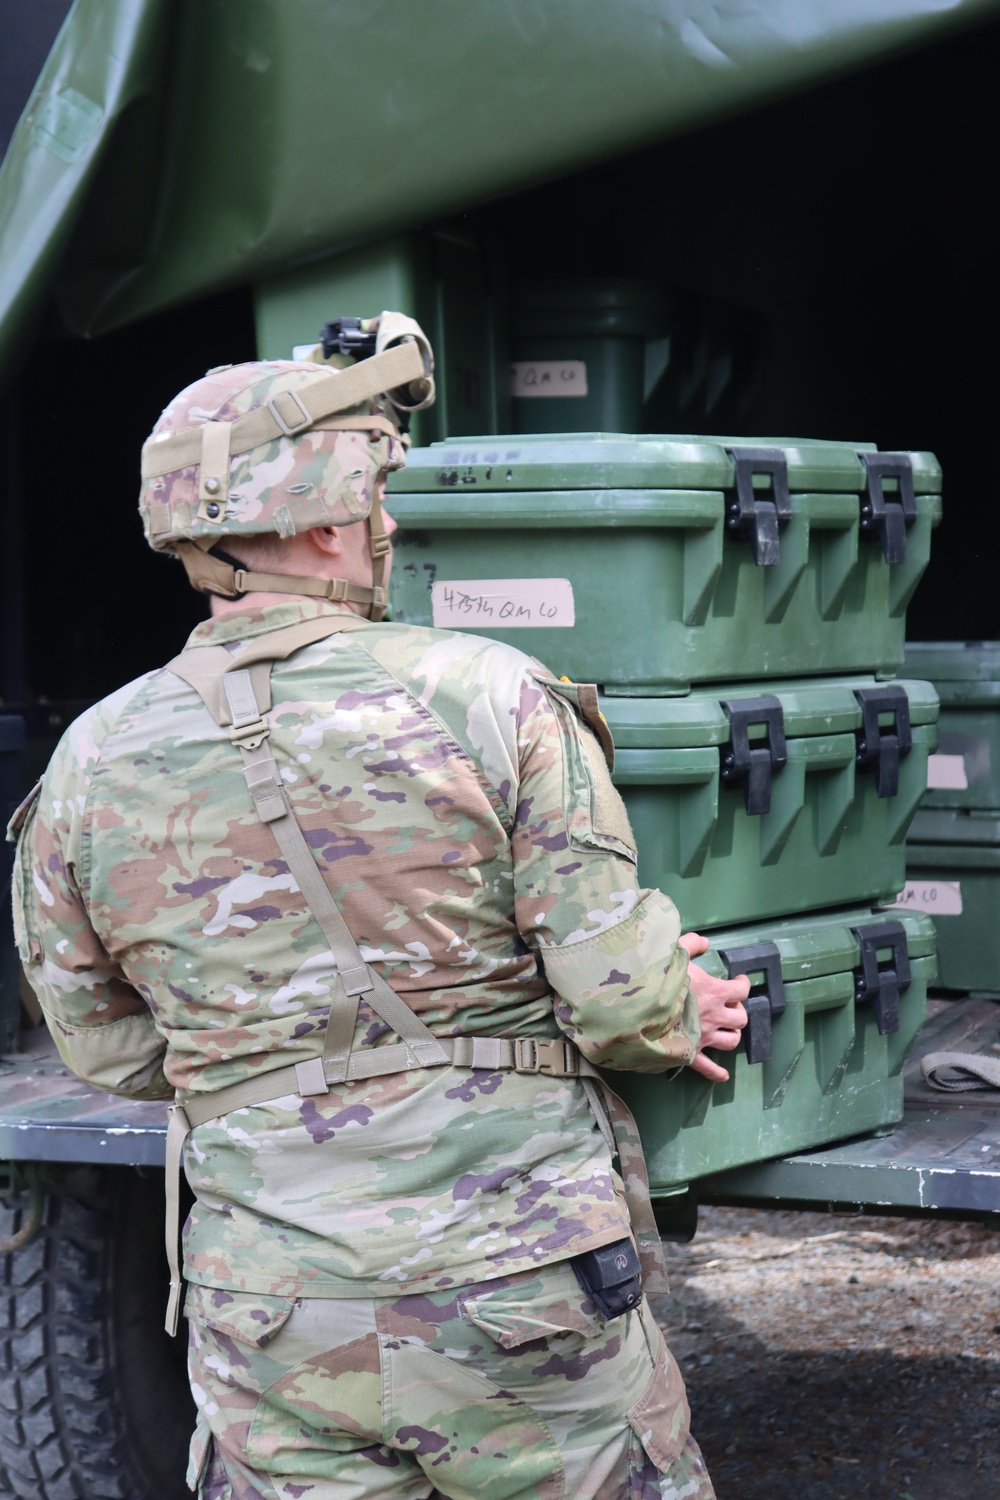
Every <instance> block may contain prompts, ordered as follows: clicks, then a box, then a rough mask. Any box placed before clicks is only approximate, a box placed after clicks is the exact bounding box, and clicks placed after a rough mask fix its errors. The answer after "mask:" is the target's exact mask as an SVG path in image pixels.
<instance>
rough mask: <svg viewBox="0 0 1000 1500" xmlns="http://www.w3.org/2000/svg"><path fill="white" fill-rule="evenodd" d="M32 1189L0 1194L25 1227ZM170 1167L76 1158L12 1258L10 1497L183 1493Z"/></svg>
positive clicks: (3, 1347) (7, 1376) (3, 1218)
mask: <svg viewBox="0 0 1000 1500" xmlns="http://www.w3.org/2000/svg"><path fill="white" fill-rule="evenodd" d="M27 1206H28V1199H27V1196H25V1197H22V1198H18V1199H16V1200H11V1201H5V1200H0V1234H4V1235H8V1234H12V1233H14V1232H16V1230H17V1229H18V1228H19V1227H20V1225H21V1222H22V1217H23V1215H24V1214H26V1213H27ZM162 1241H163V1173H162V1172H157V1171H152V1170H151V1171H148V1172H140V1171H137V1170H135V1169H132V1168H127V1167H73V1168H70V1169H69V1170H68V1171H67V1172H66V1174H65V1176H63V1177H61V1178H60V1179H58V1180H57V1181H56V1182H55V1183H54V1185H51V1186H50V1187H49V1188H48V1190H47V1192H46V1195H45V1200H44V1212H43V1216H42V1225H41V1227H40V1229H39V1231H38V1233H37V1234H36V1235H35V1237H34V1238H33V1239H32V1240H31V1241H30V1242H29V1243H28V1244H26V1245H25V1246H24V1247H23V1248H22V1249H19V1250H14V1251H11V1252H9V1253H8V1254H5V1255H0V1287H2V1304H0V1494H3V1495H10V1496H16V1497H18V1500H22V1497H23V1500H184V1497H188V1500H190V1496H189V1491H188V1490H187V1488H186V1486H185V1483H184V1471H185V1467H186V1460H187V1444H188V1439H189V1437H190V1434H191V1431H192V1429H193V1427H194V1407H193V1403H192V1401H191V1395H190V1392H189V1390H188V1386H187V1379H186V1374H185V1369H184V1354H185V1340H184V1338H183V1337H179V1338H177V1339H175V1340H171V1339H169V1338H168V1337H167V1335H166V1334H165V1333H164V1331H163V1309H164V1304H165V1300H166V1285H167V1272H166V1261H165V1256H164V1254H163V1244H162Z"/></svg>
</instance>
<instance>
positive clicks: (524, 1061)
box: [514, 1036, 577, 1078]
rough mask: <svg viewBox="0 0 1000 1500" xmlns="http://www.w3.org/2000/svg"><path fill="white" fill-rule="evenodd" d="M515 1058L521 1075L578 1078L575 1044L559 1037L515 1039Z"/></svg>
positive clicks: (523, 1037)
mask: <svg viewBox="0 0 1000 1500" xmlns="http://www.w3.org/2000/svg"><path fill="white" fill-rule="evenodd" d="M529 1050H530V1060H529ZM514 1057H515V1061H516V1066H517V1071H518V1072H519V1073H544V1074H545V1075H546V1077H549V1078H574V1077H575V1076H576V1072H577V1067H576V1056H575V1050H574V1049H573V1044H572V1042H567V1041H564V1040H562V1039H561V1038H559V1037H534V1036H519V1037H515V1038H514Z"/></svg>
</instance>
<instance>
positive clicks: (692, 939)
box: [679, 932, 750, 1083]
mask: <svg viewBox="0 0 1000 1500" xmlns="http://www.w3.org/2000/svg"><path fill="white" fill-rule="evenodd" d="M679 941H680V945H681V947H682V948H683V949H685V951H686V952H687V954H688V957H689V958H695V957H697V956H698V955H699V954H701V953H705V952H707V950H708V948H709V941H708V938H704V937H701V936H700V935H699V934H698V933H697V932H685V933H684V934H683V936H682V937H681V938H680V939H679ZM688 976H689V978H690V980H691V988H692V990H693V991H694V996H695V999H696V1000H697V1002H698V1010H699V1013H700V1015H701V1037H700V1039H699V1042H698V1050H697V1051H696V1052H695V1055H694V1057H693V1058H692V1059H691V1062H690V1064H689V1066H690V1067H692V1068H693V1069H694V1071H695V1072H696V1073H700V1074H701V1075H702V1077H703V1078H708V1079H710V1080H711V1081H712V1082H713V1083H715V1082H718V1083H723V1082H725V1080H726V1079H727V1078H728V1077H729V1074H728V1073H727V1072H726V1070H725V1068H722V1067H720V1066H719V1064H718V1063H717V1062H713V1061H712V1059H711V1058H710V1057H706V1056H705V1048H706V1047H714V1048H716V1049H717V1050H719V1051H722V1052H733V1051H735V1049H736V1048H737V1047H738V1046H739V1044H740V1033H741V1032H742V1030H743V1028H744V1026H745V1025H746V1024H747V1013H746V1009H745V1007H744V1005H743V1001H744V1000H745V999H746V998H747V996H748V995H749V993H750V980H749V979H748V978H747V976H746V974H737V975H736V977H735V979H716V978H715V976H714V975H713V974H706V972H705V970H704V969H702V968H699V966H698V965H697V964H691V963H689V964H688Z"/></svg>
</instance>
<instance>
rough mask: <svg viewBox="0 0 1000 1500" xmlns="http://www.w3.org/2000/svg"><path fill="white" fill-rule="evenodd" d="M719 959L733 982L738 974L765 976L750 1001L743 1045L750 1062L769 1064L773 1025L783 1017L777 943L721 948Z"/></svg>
mask: <svg viewBox="0 0 1000 1500" xmlns="http://www.w3.org/2000/svg"><path fill="white" fill-rule="evenodd" d="M719 957H720V958H721V959H722V962H723V963H724V964H725V966H726V973H727V975H728V976H729V978H730V979H732V978H734V976H735V975H737V974H758V973H763V975H764V979H763V983H762V984H756V985H754V986H753V988H754V989H756V990H758V991H759V993H758V994H756V995H755V994H753V993H752V992H751V994H750V998H749V1000H744V1002H743V1003H744V1005H745V1006H746V1012H747V1024H746V1029H745V1030H744V1032H743V1045H744V1047H745V1049H746V1054H747V1062H751V1063H759V1062H767V1060H768V1058H769V1057H770V1056H771V1022H772V1021H773V1020H775V1019H776V1018H777V1017H778V1016H780V1015H783V1014H784V1010H785V981H784V980H783V979H782V977H781V954H780V953H779V952H778V949H777V945H776V944H775V943H756V944H753V945H752V946H750V947H747V948H720V949H719Z"/></svg>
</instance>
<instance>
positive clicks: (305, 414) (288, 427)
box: [265, 391, 313, 437]
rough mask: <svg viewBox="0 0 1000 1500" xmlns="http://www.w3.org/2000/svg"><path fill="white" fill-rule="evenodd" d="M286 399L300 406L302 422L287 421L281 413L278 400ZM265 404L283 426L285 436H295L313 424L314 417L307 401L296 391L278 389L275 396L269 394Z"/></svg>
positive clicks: (281, 426)
mask: <svg viewBox="0 0 1000 1500" xmlns="http://www.w3.org/2000/svg"><path fill="white" fill-rule="evenodd" d="M285 400H287V401H291V402H292V403H293V405H294V406H296V407H298V409H299V412H300V413H301V416H302V420H301V422H286V421H285V419H284V417H283V416H282V415H281V412H280V411H279V410H278V402H279V401H285ZM265 405H266V406H267V409H268V411H269V412H270V413H271V416H272V417H273V418H274V420H275V421H276V422H277V424H278V426H279V427H280V428H281V431H282V432H283V433H284V435H285V437H295V436H296V435H297V434H298V433H300V432H305V430H306V428H307V427H311V426H312V423H313V419H312V416H311V415H310V413H309V410H308V408H307V407H306V405H305V402H304V401H302V400H301V398H300V397H299V396H297V395H296V394H295V392H294V391H276V392H275V394H274V395H273V396H268V398H267V401H266V402H265Z"/></svg>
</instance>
